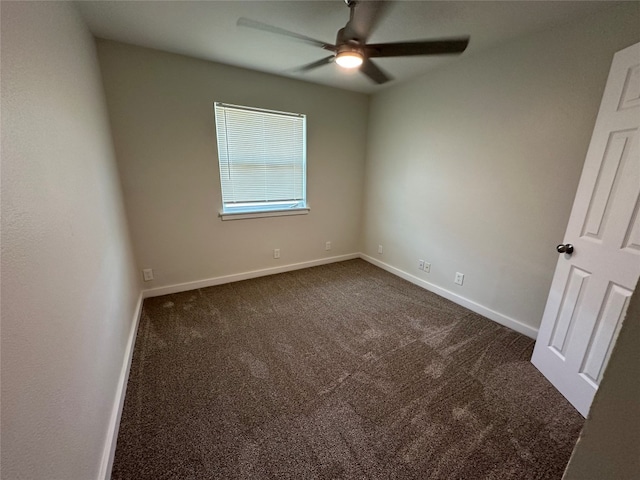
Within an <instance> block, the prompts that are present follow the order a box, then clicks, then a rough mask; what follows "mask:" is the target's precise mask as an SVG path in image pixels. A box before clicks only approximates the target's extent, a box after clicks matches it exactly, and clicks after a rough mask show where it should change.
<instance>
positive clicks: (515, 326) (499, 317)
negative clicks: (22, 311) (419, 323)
mask: <svg viewBox="0 0 640 480" xmlns="http://www.w3.org/2000/svg"><path fill="white" fill-rule="evenodd" d="M360 258H362V259H363V260H366V261H367V262H369V263H371V264H373V265H375V266H376V267H380V268H382V269H383V270H386V271H387V272H389V273H393V274H394V275H396V276H398V277H400V278H403V279H405V280H407V281H409V282H411V283H413V284H415V285H418V286H419V287H422V288H424V289H425V290H429V291H430V292H433V293H435V294H436V295H440V296H441V297H444V298H446V299H447V300H451V301H452V302H453V303H457V304H458V305H461V306H463V307H465V308H468V309H469V310H471V311H473V312H476V313H479V314H480V315H482V316H484V317H487V318H489V319H491V320H493V321H494V322H497V323H499V324H500V325H504V326H505V327H508V328H510V329H512V330H515V331H516V332H518V333H522V334H523V335H526V336H527V337H529V338H533V339H534V340H535V339H536V338H537V336H538V330H537V329H536V328H533V327H530V326H529V325H526V324H524V323H522V322H519V321H518V320H516V319H514V318H511V317H507V316H506V315H503V314H502V313H499V312H496V311H495V310H491V309H490V308H487V307H485V306H483V305H480V304H479V303H476V302H474V301H472V300H469V299H467V298H464V297H462V296H460V295H458V294H457V293H453V292H450V291H449V290H445V289H444V288H442V287H439V286H437V285H434V284H433V283H429V282H427V281H425V280H423V279H421V278H418V277H415V276H413V275H411V274H410V273H407V272H405V271H404V270H400V269H399V268H396V267H392V266H391V265H389V264H386V263H384V262H381V261H380V260H377V259H375V258H373V257H370V256H369V255H365V254H364V253H361V254H360Z"/></svg>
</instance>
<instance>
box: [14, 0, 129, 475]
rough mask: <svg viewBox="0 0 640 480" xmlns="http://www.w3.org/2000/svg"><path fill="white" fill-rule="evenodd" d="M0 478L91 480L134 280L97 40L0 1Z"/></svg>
mask: <svg viewBox="0 0 640 480" xmlns="http://www.w3.org/2000/svg"><path fill="white" fill-rule="evenodd" d="M1 8H2V13H1V15H2V24H1V25H2V27H1V30H2V94H1V102H2V291H1V295H2V420H1V429H2V445H1V446H2V457H1V464H2V478H3V479H7V480H9V479H18V478H25V479H27V478H28V479H32V480H36V479H63V478H64V479H68V480H87V479H92V478H96V476H97V474H98V469H99V466H100V462H101V459H102V454H103V448H104V446H105V441H106V432H107V429H108V423H109V419H110V416H111V413H112V408H113V404H114V400H115V392H116V387H117V384H118V378H119V374H120V371H121V369H122V362H123V358H124V356H125V347H126V343H127V338H128V334H129V331H130V329H131V322H132V319H133V315H134V310H135V306H136V302H137V299H138V295H139V289H140V285H139V283H138V280H137V278H136V277H134V271H133V258H132V253H131V248H130V243H129V237H128V233H127V227H126V222H125V216H124V209H123V205H122V199H121V192H120V187H119V183H118V178H117V172H116V167H115V159H114V154H113V147H112V143H111V137H110V133H109V125H108V119H107V110H106V105H105V101H104V93H103V90H102V85H101V80H100V71H99V66H98V62H97V58H96V52H95V44H94V41H93V38H92V37H91V35H90V34H89V32H88V31H87V29H86V27H85V26H84V24H83V22H82V20H81V19H80V18H79V16H78V15H77V13H76V11H75V9H74V7H73V5H72V4H71V3H68V2H51V3H48V2H44V3H31V2H16V3H12V2H2V7H1Z"/></svg>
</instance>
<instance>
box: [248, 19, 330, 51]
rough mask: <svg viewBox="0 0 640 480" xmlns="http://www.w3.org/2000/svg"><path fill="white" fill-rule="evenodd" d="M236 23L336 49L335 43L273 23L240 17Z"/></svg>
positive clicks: (327, 48) (328, 48)
mask: <svg viewBox="0 0 640 480" xmlns="http://www.w3.org/2000/svg"><path fill="white" fill-rule="evenodd" d="M237 25H238V26H240V27H248V28H253V29H256V30H262V31H263V32H269V33H276V34H278V35H284V36H285V37H290V38H295V39H296V40H298V41H300V42H304V43H307V44H309V45H314V46H316V47H320V48H324V49H325V50H330V51H332V52H334V51H335V50H336V47H335V45H331V44H330V43H326V42H322V41H320V40H316V39H315V38H311V37H307V36H306V35H301V34H299V33H295V32H290V31H289V30H285V29H284V28H280V27H274V26H273V25H269V24H267V23H262V22H258V21H257V20H251V19H250V18H244V17H240V18H239V19H238V22H237Z"/></svg>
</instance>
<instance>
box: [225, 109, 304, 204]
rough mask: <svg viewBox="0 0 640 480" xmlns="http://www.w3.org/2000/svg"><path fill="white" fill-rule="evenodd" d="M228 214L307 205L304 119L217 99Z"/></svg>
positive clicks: (300, 116) (299, 116) (297, 115)
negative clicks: (221, 101)
mask: <svg viewBox="0 0 640 480" xmlns="http://www.w3.org/2000/svg"><path fill="white" fill-rule="evenodd" d="M214 108H215V115H216V131H217V137H218V159H219V163H220V184H221V186H222V202H223V212H224V213H234V212H238V213H241V212H256V211H258V212H259V211H272V210H284V209H292V208H304V207H306V117H305V115H302V114H295V113H284V112H275V111H270V110H261V109H257V108H250V107H241V106H237V105H228V104H224V103H218V102H216V103H215V104H214Z"/></svg>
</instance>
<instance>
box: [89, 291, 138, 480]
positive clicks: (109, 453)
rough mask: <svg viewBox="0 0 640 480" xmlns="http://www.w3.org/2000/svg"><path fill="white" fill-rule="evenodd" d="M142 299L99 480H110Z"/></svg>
mask: <svg viewBox="0 0 640 480" xmlns="http://www.w3.org/2000/svg"><path fill="white" fill-rule="evenodd" d="M143 300H144V297H143V295H142V292H140V295H139V296H138V302H137V304H136V309H135V311H134V314H133V319H132V320H133V321H132V322H131V330H130V331H129V338H128V339H127V346H126V348H125V351H124V362H123V363H122V369H121V370H120V377H119V378H118V385H117V389H116V395H115V398H114V402H113V410H112V411H111V418H110V419H109V428H108V430H107V438H106V441H105V445H104V451H103V453H102V462H101V463H100V472H99V473H98V479H99V480H110V479H111V469H112V468H113V457H114V455H115V453H116V442H117V440H118V430H119V429H120V418H121V417H122V407H123V406H124V397H125V394H126V393H127V380H128V379H129V370H130V369H131V360H132V358H133V347H134V345H135V343H136V333H137V332H138V324H139V323H140V316H141V314H142V302H143Z"/></svg>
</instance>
